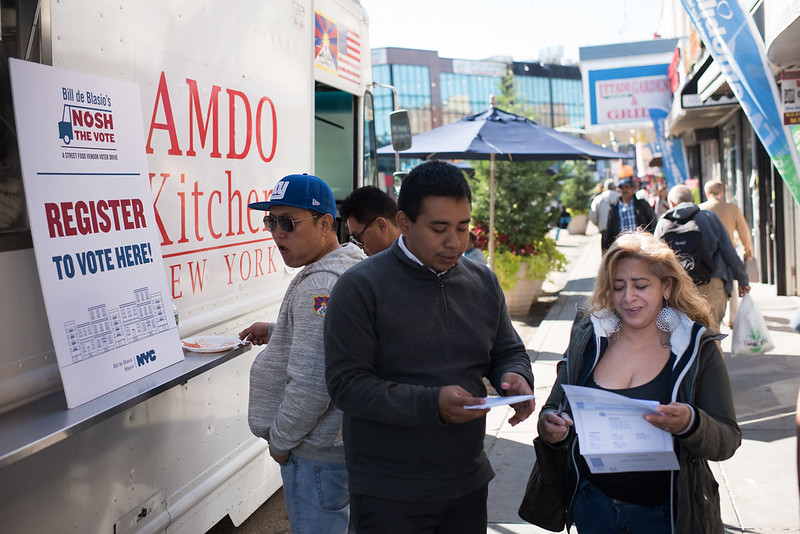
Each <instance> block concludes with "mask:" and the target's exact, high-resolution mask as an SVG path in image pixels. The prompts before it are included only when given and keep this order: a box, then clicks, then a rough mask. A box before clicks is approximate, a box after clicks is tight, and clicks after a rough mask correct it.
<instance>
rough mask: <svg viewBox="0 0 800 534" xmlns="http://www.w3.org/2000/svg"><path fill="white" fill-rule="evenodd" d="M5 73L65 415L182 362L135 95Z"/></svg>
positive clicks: (120, 87) (91, 80) (55, 75)
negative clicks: (80, 406)
mask: <svg viewBox="0 0 800 534" xmlns="http://www.w3.org/2000/svg"><path fill="white" fill-rule="evenodd" d="M10 70H11V85H12V93H13V98H14V112H15V117H16V121H17V139H18V144H19V152H20V159H21V166H22V176H23V182H24V184H25V197H26V201H27V206H28V217H29V220H30V226H31V234H32V235H33V244H34V252H35V255H36V264H37V267H38V270H39V278H40V280H41V286H42V293H43V295H44V302H45V307H46V309H47V318H48V322H49V323H50V333H51V335H52V337H53V345H54V347H55V352H56V357H57V359H58V366H59V369H60V371H61V379H62V382H63V383H64V391H65V393H66V397H67V405H68V407H69V408H73V407H75V406H78V405H80V404H83V403H85V402H87V401H90V400H92V399H95V398H97V397H99V396H101V395H103V394H105V393H108V392H110V391H113V390H115V389H117V388H119V387H121V386H124V385H126V384H128V383H130V382H133V381H134V380H137V379H139V378H142V377H144V376H146V375H148V374H150V373H152V372H154V371H157V370H159V369H162V368H164V367H166V366H168V365H172V364H174V363H177V362H179V361H180V360H182V359H183V351H182V350H181V349H180V340H179V336H178V331H177V326H176V324H175V318H174V315H173V312H172V301H171V300H170V297H169V292H168V286H167V280H166V276H165V274H164V273H165V271H164V267H163V261H162V258H161V248H160V246H159V241H158V239H159V234H158V231H157V227H156V225H157V222H156V219H155V213H154V210H153V200H152V196H151V193H150V188H149V184H148V174H147V161H146V159H145V152H144V146H145V143H144V137H143V132H142V117H141V113H142V112H141V104H140V97H139V89H138V86H136V85H135V84H131V83H128V82H122V81H118V80H108V79H103V78H98V77H95V76H89V75H86V74H81V73H76V72H71V71H66V70H62V69H57V68H53V67H48V66H45V65H40V64H37V63H29V62H26V61H19V60H14V59H11V60H10ZM41 326H42V325H30V329H29V331H28V333H26V334H24V335H31V332H36V331H37V330H38V329H39V328H40V327H41Z"/></svg>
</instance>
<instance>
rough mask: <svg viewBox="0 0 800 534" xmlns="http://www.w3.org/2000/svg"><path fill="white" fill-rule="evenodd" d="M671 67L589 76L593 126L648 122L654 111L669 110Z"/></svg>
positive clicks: (632, 69) (615, 71) (594, 72)
mask: <svg viewBox="0 0 800 534" xmlns="http://www.w3.org/2000/svg"><path fill="white" fill-rule="evenodd" d="M668 68H669V65H651V66H645V67H631V68H623V69H610V70H599V71H590V72H589V93H590V95H589V96H590V100H591V114H592V117H591V119H592V124H613V123H621V122H632V121H639V122H641V121H648V120H649V119H650V113H649V111H648V110H650V109H651V108H667V107H669V99H670V81H669V75H668V72H667V71H668Z"/></svg>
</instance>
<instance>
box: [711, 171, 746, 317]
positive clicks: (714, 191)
mask: <svg viewBox="0 0 800 534" xmlns="http://www.w3.org/2000/svg"><path fill="white" fill-rule="evenodd" d="M703 189H704V190H705V192H706V197H707V198H708V200H706V201H705V202H703V203H701V204H700V205H699V208H700V209H701V210H709V211H713V212H714V213H716V214H717V217H719V220H720V221H722V226H724V227H725V230H726V231H727V232H728V237H730V238H731V243H733V244H734V247H735V246H736V240H737V238H738V240H739V242H741V244H742V248H743V249H744V251H743V253H744V261H745V262H746V261H747V260H748V259H750V258H752V257H753V244H752V241H751V239H750V227H749V226H748V225H747V220H746V219H745V218H744V213H742V210H741V209H740V208H739V206H738V205H736V204H734V203H733V202H725V186H724V184H723V183H722V180H711V181H709V182H706V185H705V186H703ZM734 232H735V235H734ZM756 281H757V280H756ZM738 309H739V282H737V281H736V280H735V279H734V280H733V287H732V290H731V291H730V299H729V300H728V326H731V327H732V326H733V322H734V321H735V320H736V311H737V310H738Z"/></svg>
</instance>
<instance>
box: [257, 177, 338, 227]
mask: <svg viewBox="0 0 800 534" xmlns="http://www.w3.org/2000/svg"><path fill="white" fill-rule="evenodd" d="M272 206H294V207H295V208H302V209H304V210H314V211H318V212H320V213H330V214H331V215H332V216H333V218H334V219H335V218H336V199H335V198H334V197H333V191H331V188H330V187H328V184H326V183H325V182H323V181H322V180H321V179H319V178H317V177H316V176H314V175H313V174H306V173H303V174H290V175H289V176H284V177H283V178H281V179H280V180H278V183H276V184H275V187H274V188H273V189H272V194H271V195H270V196H269V199H267V200H266V201H263V202H253V203H251V204H248V205H247V207H248V208H250V209H254V210H263V211H269V209H270V208H271V207H272Z"/></svg>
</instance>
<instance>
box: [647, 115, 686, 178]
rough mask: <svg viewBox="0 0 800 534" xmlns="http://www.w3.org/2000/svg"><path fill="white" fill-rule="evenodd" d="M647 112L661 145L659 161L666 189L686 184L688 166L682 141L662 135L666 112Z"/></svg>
mask: <svg viewBox="0 0 800 534" xmlns="http://www.w3.org/2000/svg"><path fill="white" fill-rule="evenodd" d="M648 111H649V112H650V118H651V119H652V120H653V129H654V130H655V132H656V138H657V139H658V144H659V145H661V161H662V164H663V167H662V168H663V169H664V177H665V178H666V179H667V188H668V189H671V188H672V186H674V185H678V184H683V183H686V180H688V179H689V165H688V163H687V162H686V153H685V152H684V150H683V139H680V138H677V139H667V138H666V136H665V135H664V132H665V131H666V129H665V128H664V122H665V121H666V119H667V110H665V109H658V108H650V109H649V110H648Z"/></svg>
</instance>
